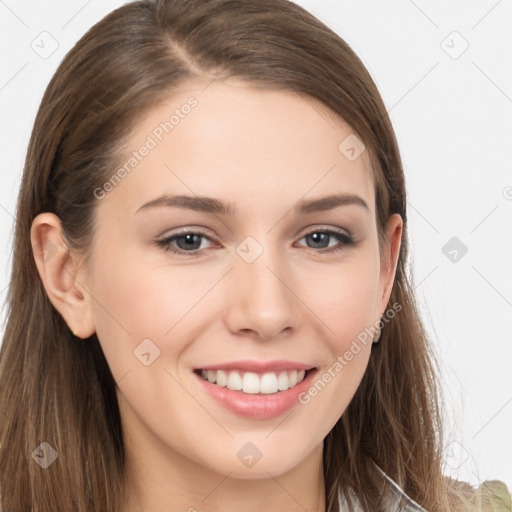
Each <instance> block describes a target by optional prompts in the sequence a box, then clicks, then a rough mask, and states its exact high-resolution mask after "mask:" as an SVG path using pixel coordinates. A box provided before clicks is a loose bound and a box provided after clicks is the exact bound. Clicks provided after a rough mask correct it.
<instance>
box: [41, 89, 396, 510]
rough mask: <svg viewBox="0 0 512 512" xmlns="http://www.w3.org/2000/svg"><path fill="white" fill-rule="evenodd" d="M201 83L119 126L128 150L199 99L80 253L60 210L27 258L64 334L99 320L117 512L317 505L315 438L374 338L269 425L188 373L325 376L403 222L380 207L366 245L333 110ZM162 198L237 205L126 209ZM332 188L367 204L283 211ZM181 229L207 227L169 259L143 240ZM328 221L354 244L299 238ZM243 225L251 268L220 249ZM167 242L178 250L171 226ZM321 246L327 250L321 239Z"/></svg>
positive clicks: (109, 203)
mask: <svg viewBox="0 0 512 512" xmlns="http://www.w3.org/2000/svg"><path fill="white" fill-rule="evenodd" d="M207 84H208V82H206V81H204V82H203V81H199V80H198V81H195V82H189V83H187V84H184V85H182V86H181V87H180V89H179V90H175V91H173V94H172V96H170V97H169V100H168V101H166V102H165V103H163V104H160V105H158V106H157V107H155V108H154V109H153V110H151V111H150V112H148V113H147V115H146V116H142V117H141V121H140V123H139V124H137V125H136V126H135V127H134V131H133V133H132V135H131V138H130V139H129V140H128V141H127V148H129V149H130V151H133V150H136V149H137V148H139V147H140V146H141V145H142V144H143V143H144V141H145V140H146V138H147V136H148V135H149V134H151V133H152V130H154V128H155V127H156V126H158V125H159V123H160V122H162V121H163V120H166V119H168V118H169V113H170V112H172V111H173V110H174V109H175V108H179V107H180V106H181V105H183V104H184V103H185V102H186V100H187V98H189V97H190V96H194V97H195V98H196V99H197V100H198V105H197V106H196V107H195V108H194V109H192V111H191V113H190V114H189V115H188V116H186V117H185V118H184V119H180V123H179V124H178V125H177V126H176V127H175V128H174V129H173V131H172V132H171V133H169V134H167V135H166V136H165V137H164V138H163V140H162V142H161V143H159V144H158V146H157V147H156V148H154V149H152V150H151V151H150V152H149V154H148V155H147V156H146V157H145V158H144V159H143V160H142V161H141V162H140V163H139V164H138V165H137V167H136V169H135V170H134V171H133V172H131V173H130V174H129V175H127V176H126V177H125V178H124V179H123V180H122V181H121V183H119V184H118V185H117V186H116V187H115V188H114V189H113V190H111V191H110V192H108V194H106V196H105V197H104V198H103V199H101V200H98V203H97V208H96V211H95V215H96V230H95V235H94V240H93V243H92V246H91V247H90V251H91V260H90V262H89V264H87V265H86V264H83V261H82V258H81V257H80V255H77V254H73V253H71V252H70V251H69V250H68V248H67V246H66V244H65V243H64V242H63V239H62V236H61V225H60V222H59V219H58V217H56V216H55V215H53V214H51V213H43V214H41V215H38V216H37V217H36V218H35V220H34V222H33V225H32V232H31V236H32V243H33V247H34V251H35V252H37V251H39V250H43V249H44V248H45V247H48V244H50V243H51V244H53V245H54V246H56V247H57V248H58V250H57V252H56V254H55V255H54V256H53V257H52V258H50V259H49V260H48V261H44V259H43V258H40V257H39V258H36V262H37V266H38V270H39V273H40V275H41V279H42V281H43V283H44V286H45V288H46V291H47V293H48V296H49V297H50V299H51V301H52V303H53V304H54V306H55V307H56V308H57V310H58V311H59V312H60V313H61V315H62V316H63V318H64V319H65V320H66V322H67V324H68V325H69V327H70V328H71V329H72V330H74V331H75V333H76V335H77V336H78V337H79V338H84V339H85V338H87V337H89V336H90V335H92V334H93V333H94V332H96V333H97V335H98V338H99V340H100V343H101V346H102V348H103V350H104V352H105V356H106V358H107V361H108V364H109V366H110V368H111V370H112V373H113V375H114V378H115V379H116V382H117V396H118V400H119V406H120V411H121V417H122V422H123V429H124V433H125V438H126V448H127V478H128V482H129V483H130V488H131V489H132V493H131V496H130V500H129V501H128V502H127V504H126V507H125V510H126V511H127V512H132V511H137V510H152V511H153V510H154V511H160V510H173V511H174V510H176V511H186V510H190V511H192V510H200V511H201V512H210V511H218V510H222V511H223V512H231V511H233V512H234V511H239V510H245V511H248V512H252V511H258V512H259V511H261V510H269V511H278V510H279V511H280V510H288V511H299V510H300V511H303V510H304V509H305V510H309V511H323V510H325V506H326V503H325V493H324V487H323V486H324V479H323V472H322V447H323V439H324V438H325V436H326V435H327V434H328V432H329V431H330V430H331V429H332V427H333V426H334V425H335V423H336V422H337V421H338V419H339V418H340V416H341V415H342V413H343V412H344V410H345V409H346V407H347V405H348V403H349V402H350V400H351V398H352V396H353V394H354V393H355V391H356V389H357V387H358V385H359V383H360V381H361V379H362V377H363V374H364V372H365V370H366V367H367V363H368V358H369V357H370V353H371V347H372V344H371V343H368V344H367V345H366V346H361V347H362V350H361V351H360V352H359V353H358V354H357V355H356V356H354V358H353V359H352V360H351V361H350V362H349V363H348V364H347V365H346V366H345V367H344V368H343V371H341V372H339V373H338V374H336V377H335V378H333V379H332V380H331V382H330V383H329V384H328V385H326V386H325V388H324V389H323V390H322V391H321V392H320V393H318V395H317V396H316V397H314V398H312V399H311V401H310V402H309V403H308V404H307V405H302V404H296V405H295V406H294V408H293V409H292V413H291V414H290V413H289V412H286V413H285V414H283V415H281V416H279V417H277V418H273V419H269V420H261V419H248V418H244V417H240V416H237V415H235V414H234V413H232V412H230V411H228V410H227V409H225V408H224V407H222V406H221V405H219V404H218V403H217V402H215V401H214V400H213V399H212V398H211V397H210V396H208V395H206V394H205V392H204V391H203V390H202V386H200V384H201V383H200V382H198V381H197V377H196V376H195V375H194V374H193V373H192V370H193V369H194V368H197V367H201V366H204V365H206V364H214V363H220V362H227V361H232V360H237V359H256V360H263V361H268V360H273V359H288V360H294V361H299V362H303V363H308V364H311V365H313V366H316V367H317V368H318V369H319V375H321V374H322V373H324V372H325V371H327V369H328V368H329V367H331V366H332V365H333V363H334V361H335V360H336V358H337V357H338V356H340V355H343V354H344V353H345V352H346V351H347V350H349V348H350V345H351V343H352V341H353V340H355V339H356V337H357V335H358V334H359V333H361V332H362V331H364V329H365V328H368V327H369V326H372V325H375V323H376V322H378V320H379V316H380V315H381V314H383V313H384V312H385V311H386V308H387V307H390V305H388V301H389V296H390V293H391V287H392V282H393V279H394V275H395V270H396V264H397V259H398V253H399V247H400V242H401V236H402V219H401V217H400V216H399V215H393V216H392V217H391V218H390V220H389V223H388V227H387V232H386V235H387V242H388V244H387V246H386V248H383V249H385V250H383V251H382V252H381V253H379V247H378V243H377V224H376V219H375V196H374V189H373V187H374V186H373V179H372V174H371V168H370V161H369V155H368V152H367V151H364V152H363V153H362V154H361V155H360V156H359V157H358V158H357V159H356V160H354V161H350V160H348V159H347V158H346V157H345V155H344V154H342V153H341V152H340V151H339V150H338V145H339V144H340V142H341V141H342V140H343V139H345V137H347V135H349V134H351V133H352V132H353V131H352V130H351V128H350V127H349V126H348V125H347V124H346V123H345V122H344V121H343V120H342V119H340V118H339V117H337V116H335V115H334V113H332V112H330V111H328V110H327V109H326V108H325V107H322V106H321V105H320V104H318V103H317V102H316V101H314V100H312V99H307V101H306V99H305V98H304V97H302V96H299V95H297V94H295V93H292V92H284V91H270V90H257V89H255V88H253V87H251V86H250V85H248V84H246V83H243V82H236V81H233V80H230V81H223V82H221V81H214V82H213V83H210V84H209V85H208V87H206V88H205V86H206V85H207ZM130 151H128V153H129V152H130ZM164 164H165V165H164ZM163 193H168V194H184V195H191V196H195V195H198V196H208V197H214V198H217V199H220V200H223V201H231V202H233V203H234V205H235V206H236V208H237V210H238V211H237V213H236V215H234V216H232V217H229V216H222V215H214V214H211V213H205V212H198V211H192V210H186V209H178V208H170V207H166V206H160V207H156V208H145V209H142V210H140V211H138V212H137V210H138V209H139V208H140V207H141V205H143V204H144V203H146V202H148V201H151V200H153V199H155V198H157V197H159V196H161V195H162V194H163ZM335 193H340V194H341V193H352V194H356V195H358V196H360V197H361V198H363V199H364V201H365V202H366V203H367V205H368V207H369V210H368V211H366V210H365V209H364V208H362V207H360V206H357V205H345V206H341V207H337V208H334V209H331V210H327V211H322V212H315V213H308V214H306V215H298V214H295V213H294V211H293V206H294V205H295V203H296V202H297V201H299V200H300V199H312V198H317V197H321V196H325V195H330V194H335ZM180 228H186V229H185V232H190V231H198V230H201V231H202V232H203V233H205V237H204V238H200V239H199V240H200V241H201V242H200V246H199V241H198V243H197V245H195V246H193V250H190V249H189V253H188V254H187V253H185V254H183V255H178V254H173V253H171V252H168V251H167V252H166V251H165V248H163V247H159V246H157V245H156V244H155V243H154V241H155V240H156V239H162V238H164V236H169V235H171V234H175V233H176V232H177V231H181V230H180ZM325 229H334V230H336V229H337V230H338V231H341V232H344V233H349V234H350V235H352V237H353V238H354V239H355V240H356V241H357V243H356V245H353V246H351V245H343V242H340V240H339V239H337V238H335V237H333V236H331V237H327V236H325V238H324V241H323V242H322V241H320V242H319V241H318V239H316V241H315V240H314V239H312V237H311V236H308V237H306V236H305V235H306V234H308V233H313V232H315V233H318V232H324V230H325ZM182 234H183V233H182ZM247 236H251V237H253V238H254V239H255V240H256V241H257V242H258V243H259V244H260V246H261V247H262V248H263V252H262V253H261V254H260V255H259V257H257V258H256V260H255V261H254V262H252V263H250V264H249V263H247V261H245V260H244V259H243V258H242V257H241V256H240V255H239V253H237V252H236V251H235V249H236V247H237V246H238V244H240V243H241V242H242V241H243V240H244V239H245V238H246V237H247ZM317 236H318V235H317ZM178 243H179V245H177V244H178ZM170 246H172V247H174V248H178V249H182V250H183V251H185V250H186V249H187V246H186V242H185V241H183V239H181V242H180V241H179V240H176V239H175V241H174V243H171V244H170ZM333 246H340V247H341V249H340V250H339V251H335V252H331V253H326V252H323V251H325V249H326V248H331V247H333ZM197 247H200V248H199V249H197ZM250 250H253V249H250ZM191 252H195V253H198V254H199V256H191V255H190V254H191ZM148 338H149V339H151V340H152V343H154V344H155V345H156V346H157V347H158V349H159V350H160V355H159V357H157V358H156V359H155V360H154V361H153V362H152V363H151V364H150V365H149V366H145V365H144V364H142V363H141V362H140V361H139V359H137V358H136V357H135V356H134V350H135V349H136V348H137V346H139V345H140V343H141V342H142V340H144V339H148ZM80 342H82V341H80V340H77V343H80ZM248 442H251V443H252V444H254V445H255V446H256V447H257V448H258V449H259V451H260V452H261V454H262V457H261V459H260V460H259V461H258V462H257V463H256V464H255V465H253V466H252V467H246V466H245V465H244V464H242V463H241V462H240V460H239V459H238V457H237V452H238V451H239V450H240V449H241V448H242V447H243V446H244V445H245V444H246V443H248ZM170 507H172V508H170Z"/></svg>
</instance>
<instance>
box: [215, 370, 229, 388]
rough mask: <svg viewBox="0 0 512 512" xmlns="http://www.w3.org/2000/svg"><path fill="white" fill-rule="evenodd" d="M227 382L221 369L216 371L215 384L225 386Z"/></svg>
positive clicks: (226, 377)
mask: <svg viewBox="0 0 512 512" xmlns="http://www.w3.org/2000/svg"><path fill="white" fill-rule="evenodd" d="M227 384H228V376H227V375H226V372H223V371H222V370H218V371H217V386H220V387H221V388H225V387H226V386H227Z"/></svg>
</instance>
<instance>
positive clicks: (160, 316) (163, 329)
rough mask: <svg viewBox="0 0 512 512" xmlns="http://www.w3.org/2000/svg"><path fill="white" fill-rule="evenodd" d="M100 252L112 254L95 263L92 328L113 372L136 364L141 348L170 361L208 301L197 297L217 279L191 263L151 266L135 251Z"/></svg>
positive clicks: (198, 322)
mask: <svg viewBox="0 0 512 512" xmlns="http://www.w3.org/2000/svg"><path fill="white" fill-rule="evenodd" d="M105 253H107V254H110V255H112V257H110V258H109V259H108V260H107V259H106V258H105V259H102V260H101V261H98V262H97V263H96V265H95V266H94V283H93V286H92V289H91V293H92V295H93V297H94V300H93V301H92V305H93V315H94V320H95V324H96V332H97V335H98V338H99V339H100V341H101V344H102V347H103V350H104V351H105V356H106V357H107V360H108V362H109V365H110V366H111V368H112V372H113V374H114V376H116V372H117V374H120V375H123V374H124V373H125V372H126V371H128V370H129V369H131V368H132V367H133V366H134V365H135V366H136V367H138V366H139V364H138V363H139V362H140V361H137V359H140V358H139V357H138V356H140V354H139V352H141V351H142V352H143V353H146V352H147V351H148V350H149V352H150V355H151V360H153V358H155V357H160V356H163V357H162V358H161V359H160V361H159V363H163V361H164V359H166V363H168V364H173V363H174V362H176V359H177V357H178V356H179V354H180V353H181V351H182V350H184V348H185V346H186V344H187V343H188V341H187V340H190V339H192V338H193V336H192V335H191V333H192V332H193V330H194V328H197V326H198V325H202V324H203V323H204V322H205V320H204V319H205V318H206V311H205V305H207V304H208V300H206V301H202V300H201V299H202V298H203V297H205V296H206V294H207V293H208V290H209V289H210V288H211V287H212V286H213V285H214V284H215V282H216V281H217V280H218V278H217V277H215V276H214V275H213V272H212V271H211V270H210V271H208V270H205V271H204V272H203V271H198V269H197V267H194V266H193V265H183V266H177V265H175V266H170V265H169V266H167V265H165V264H162V263H161V261H160V263H159V264H158V266H156V265H155V264H154V263H149V262H145V261H144V260H143V259H142V256H141V255H140V253H139V254H135V253H134V254H130V252H129V251H118V254H116V253H115V252H114V249H113V248H112V251H105ZM120 253H122V254H120ZM114 262H115V263H114ZM204 268H205V269H206V267H204ZM197 312H200V313H201V314H196V313H197ZM184 328H186V329H187V333H188V335H187V334H186V333H184V332H183V329H184ZM148 340H150V342H148ZM141 344H142V345H141ZM136 357H137V359H135V358H136ZM146 357H147V356H146ZM135 363H137V364H135Z"/></svg>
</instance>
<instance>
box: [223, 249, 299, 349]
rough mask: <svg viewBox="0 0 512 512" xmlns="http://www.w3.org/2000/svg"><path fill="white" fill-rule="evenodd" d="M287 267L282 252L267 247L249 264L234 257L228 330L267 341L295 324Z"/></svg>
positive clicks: (295, 302) (295, 306) (294, 298)
mask: <svg viewBox="0 0 512 512" xmlns="http://www.w3.org/2000/svg"><path fill="white" fill-rule="evenodd" d="M289 268H290V267H289V266H287V265H286V261H284V259H283V256H282V255H279V253H278V252H277V251H271V250H270V249H267V248H266V249H265V250H264V251H263V253H262V254H261V255H260V256H259V257H258V258H257V259H256V260H255V261H253V262H252V263H248V262H246V261H244V259H243V258H240V257H239V256H235V263H234V269H233V271H232V272H230V276H229V284H228V285H227V304H228V308H227V315H226V318H225V321H226V323H227V326H228V328H229V329H230V331H231V332H233V333H236V334H246V335H247V334H252V335H253V336H256V337H259V338H261V339H263V340H270V339H274V338H277V337H279V336H282V335H283V334H282V333H285V332H288V331H291V330H292V329H296V328H297V327H298V322H299V319H300V310H299V303H300V300H299V299H298V297H297V296H296V295H295V293H294V291H293V290H294V280H293V277H292V276H291V272H290V270H289Z"/></svg>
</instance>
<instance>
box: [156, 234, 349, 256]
mask: <svg viewBox="0 0 512 512" xmlns="http://www.w3.org/2000/svg"><path fill="white" fill-rule="evenodd" d="M314 233H323V234H327V235H329V236H330V237H334V238H337V239H338V240H339V241H340V242H341V244H340V245H336V246H334V247H331V248H329V249H315V248H313V247H305V248H306V249H309V251H308V252H310V251H311V252H313V253H321V254H325V253H335V252H338V251H341V250H343V249H344V248H346V247H350V246H355V245H356V242H355V241H354V239H353V238H352V237H351V236H349V235H347V234H345V233H342V232H338V231H335V230H332V229H323V230H322V229H315V230H313V231H309V232H308V233H305V234H304V235H303V236H302V237H301V238H300V240H302V238H305V237H307V236H308V235H312V234H314ZM186 235H199V236H201V237H203V238H206V239H208V240H210V241H215V240H213V239H212V238H210V237H209V236H207V235H206V234H205V233H202V232H200V231H184V232H182V233H177V234H174V235H171V236H168V237H166V238H163V239H161V240H156V241H155V243H156V245H157V246H158V247H161V248H163V249H164V251H165V252H170V253H172V254H178V255H182V254H183V255H187V256H193V257H195V256H200V255H201V249H195V250H193V251H183V250H181V249H177V248H175V247H173V246H172V245H171V243H172V242H173V241H174V240H176V239H178V238H184V237H185V236H186ZM203 250H204V249H203Z"/></svg>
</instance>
